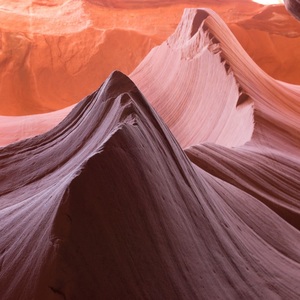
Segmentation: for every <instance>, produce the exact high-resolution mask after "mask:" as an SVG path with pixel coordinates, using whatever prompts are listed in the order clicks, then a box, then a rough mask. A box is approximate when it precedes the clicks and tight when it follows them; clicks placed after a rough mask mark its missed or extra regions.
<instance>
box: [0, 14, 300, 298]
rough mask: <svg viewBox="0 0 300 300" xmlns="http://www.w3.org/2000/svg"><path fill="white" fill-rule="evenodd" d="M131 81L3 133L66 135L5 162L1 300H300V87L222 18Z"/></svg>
mask: <svg viewBox="0 0 300 300" xmlns="http://www.w3.org/2000/svg"><path fill="white" fill-rule="evenodd" d="M130 77H131V79H132V80H133V81H131V79H129V78H128V77H127V76H125V75H123V74H122V73H120V72H114V73H112V74H111V75H110V77H109V78H108V79H107V80H106V81H105V82H104V83H103V84H102V86H101V87H100V88H99V89H98V90H96V91H95V92H94V93H92V94H91V95H90V96H87V97H86V98H85V99H84V100H82V101H81V102H80V103H79V104H77V105H76V106H75V107H73V109H72V111H71V112H70V113H69V114H68V115H67V116H66V117H65V118H64V115H65V114H67V112H68V110H71V107H70V108H67V109H66V110H62V111H57V112H52V113H49V114H48V115H47V116H48V119H47V121H46V122H44V121H45V118H43V117H45V115H37V116H36V118H34V117H33V116H29V117H6V118H8V119H6V120H5V122H3V124H5V126H7V127H6V128H8V129H7V131H8V132H9V133H11V135H12V136H13V137H12V139H13V141H15V140H16V139H17V137H18V136H19V137H20V136H23V137H25V136H32V135H34V130H32V128H35V127H36V126H37V125H39V124H40V129H39V130H40V132H41V131H42V130H45V129H46V128H47V126H48V128H51V127H53V126H54V123H55V122H59V121H61V122H60V123H59V124H58V125H57V126H56V127H54V128H52V129H51V130H50V131H48V132H46V133H44V134H40V135H38V136H36V137H31V138H28V139H26V140H22V141H18V142H15V143H12V144H10V145H8V146H6V147H3V148H0V165H1V169H0V214H1V217H0V232H1V234H0V295H1V299H3V300H6V299H7V300H8V299H25V300H26V299H38V300H39V299H72V300H73V299H75V300H76V299H295V300H297V299H299V297H300V251H299V247H300V232H299V229H300V223H299V219H300V218H299V213H300V198H299V195H300V188H299V182H300V153H299V147H300V138H299V137H300V123H299V120H300V103H299V102H300V100H299V99H300V87H299V86H297V85H292V84H288V83H284V82H281V81H278V80H276V79H274V78H272V77H271V76H269V75H267V74H266V73H265V72H264V71H263V70H262V69H261V68H260V67H258V66H257V65H256V64H255V63H254V61H253V60H252V59H251V58H250V57H249V56H248V54H247V53H246V52H245V50H244V49H243V48H242V47H241V45H240V44H239V42H238V41H237V39H236V38H235V36H234V35H233V34H232V32H231V31H230V30H229V28H228V27H227V25H226V24H225V22H224V21H222V19H221V18H220V17H219V16H218V15H217V14H216V13H215V12H214V11H212V10H209V9H186V10H185V12H184V15H183V17H182V20H181V22H180V24H179V25H178V27H177V30H176V31H175V33H174V34H173V35H172V36H170V38H169V39H168V40H167V41H166V42H164V43H163V44H162V45H161V46H159V47H157V48H154V49H153V50H152V51H151V52H150V53H149V54H148V56H147V57H146V58H145V59H144V61H143V62H142V63H141V64H140V65H139V66H138V67H137V68H136V69H135V71H134V72H133V73H132V74H131V75H130ZM136 85H137V87H138V88H139V89H138V88H137V87H136ZM148 101H149V102H148ZM152 105H153V107H154V108H152ZM14 118H17V119H15V120H22V124H23V128H25V129H24V130H23V131H22V130H21V129H18V130H15V126H14ZM20 118H21V119H20ZM47 122H48V123H47ZM26 126H27V129H26ZM14 130H15V131H14ZM0 132H1V131H0ZM1 139H2V140H3V139H4V135H3V136H2V137H1ZM183 149H185V150H183Z"/></svg>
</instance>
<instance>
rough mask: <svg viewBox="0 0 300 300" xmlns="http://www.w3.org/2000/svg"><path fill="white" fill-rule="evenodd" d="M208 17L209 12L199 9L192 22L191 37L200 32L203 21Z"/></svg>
mask: <svg viewBox="0 0 300 300" xmlns="http://www.w3.org/2000/svg"><path fill="white" fill-rule="evenodd" d="M207 17H208V13H207V12H206V11H203V10H198V11H197V13H196V15H195V17H194V20H193V24H192V29H191V38H192V37H193V36H194V35H195V34H196V33H197V32H198V30H199V28H200V27H201V25H202V23H203V21H204V20H205V19H206V18H207Z"/></svg>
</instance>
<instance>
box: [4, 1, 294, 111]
mask: <svg viewBox="0 0 300 300" xmlns="http://www.w3.org/2000/svg"><path fill="white" fill-rule="evenodd" d="M145 5H146V6H145ZM187 5H193V6H195V5H196V4H195V1H189V2H181V1H176V2H175V1H172V2H170V1H163V2H162V1H146V2H145V1H77V0H76V1H74V0H73V1H22V2H20V1H2V4H1V8H0V18H1V28H0V37H1V38H0V64H1V72H0V93H1V100H0V114H1V115H28V114H32V113H34V114H37V113H45V112H49V111H54V110H58V109H62V108H65V107H67V106H69V105H72V104H75V103H77V102H78V101H79V100H80V99H82V98H83V97H84V96H86V95H87V94H89V93H91V92H93V91H94V90H95V89H96V88H97V87H98V86H99V85H100V84H101V83H102V82H103V81H104V80H105V78H106V77H107V76H108V75H109V74H110V72H112V71H113V70H115V69H118V70H121V71H122V72H124V73H126V74H130V73H131V72H132V71H133V70H134V69H135V67H136V66H137V65H138V64H139V63H140V62H141V60H142V59H143V58H144V57H145V55H146V54H147V53H148V52H149V51H150V49H152V48H153V47H154V46H156V45H159V44H160V43H162V42H163V41H164V40H165V39H166V38H167V37H168V36H169V35H170V34H171V33H172V32H173V31H174V30H175V27H176V26H177V24H178V22H179V21H180V18H181V15H182V11H183V9H184V8H185V7H186V6H187ZM120 6H121V8H119V9H115V7H120ZM197 6H202V7H212V8H213V9H215V10H216V11H217V12H218V13H219V14H220V15H221V16H222V17H223V19H224V20H225V21H226V22H227V24H228V25H229V26H230V28H231V29H232V30H233V32H234V34H235V35H236V36H237V38H238V39H239V41H240V42H241V43H242V45H243V47H244V48H245V49H247V51H248V53H249V54H250V55H251V57H253V59H254V60H255V61H256V62H257V63H258V64H259V65H260V66H261V67H262V68H263V69H264V70H265V71H267V72H268V73H269V74H270V75H272V76H274V77H275V78H276V79H280V80H284V81H287V82H290V83H300V77H299V76H300V75H299V72H298V69H297V68H296V67H295V66H296V65H298V62H299V55H298V53H297V52H294V51H293V49H295V45H298V44H299V32H300V29H299V27H300V25H299V24H298V23H297V22H296V21H295V20H293V18H292V17H290V16H289V14H288V13H287V12H286V11H285V10H284V7H283V5H281V6H270V7H267V8H264V7H263V6H260V5H258V4H257V3H254V2H252V1H250V0H249V1H222V3H221V2H220V1H200V2H199V1H197ZM257 41H259V43H258V42H257ZM282 44H284V45H285V47H284V49H282V46H281V45H282ZM296 47H298V46H296Z"/></svg>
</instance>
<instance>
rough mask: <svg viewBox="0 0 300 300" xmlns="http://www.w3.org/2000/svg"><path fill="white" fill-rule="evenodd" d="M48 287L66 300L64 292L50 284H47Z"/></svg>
mask: <svg viewBox="0 0 300 300" xmlns="http://www.w3.org/2000/svg"><path fill="white" fill-rule="evenodd" d="M49 289H50V290H51V291H52V292H53V293H54V294H58V295H60V296H61V297H62V298H63V299H64V300H67V298H66V296H65V294H64V293H63V292H61V291H60V290H59V289H56V288H54V287H52V286H49Z"/></svg>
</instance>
